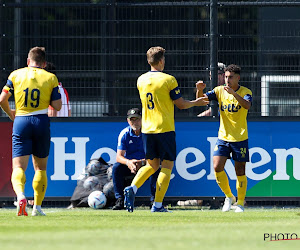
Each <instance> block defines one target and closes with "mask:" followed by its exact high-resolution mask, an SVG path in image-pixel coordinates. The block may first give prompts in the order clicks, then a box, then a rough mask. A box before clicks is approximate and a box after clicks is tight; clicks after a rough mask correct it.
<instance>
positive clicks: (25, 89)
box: [0, 47, 62, 216]
mask: <svg viewBox="0 0 300 250" xmlns="http://www.w3.org/2000/svg"><path fill="white" fill-rule="evenodd" d="M27 65H28V67H25V68H21V69H18V70H15V71H13V72H12V73H11V74H10V75H9V77H8V80H7V83H6V85H5V86H4V87H3V90H2V92H1V95H0V106H1V108H2V109H3V110H4V111H5V113H6V114H7V115H8V116H9V118H10V119H11V120H12V121H14V124H13V134H12V146H13V148H12V151H13V152H12V154H13V155H12V157H13V161H12V165H13V171H12V176H11V181H12V186H13V189H14V191H15V193H16V195H17V200H18V201H17V203H18V206H17V215H18V216H21V215H24V216H28V213H27V210H26V205H27V200H26V197H25V192H24V189H25V182H26V176H25V171H26V169H27V165H28V160H29V156H30V155H31V154H32V162H33V166H34V170H35V175H34V178H33V182H32V187H33V190H34V206H33V211H32V216H37V215H45V213H44V212H43V211H42V209H41V205H42V201H43V200H44V197H45V193H46V188H47V175H46V168H47V160H48V155H49V149H50V122H49V117H48V115H47V113H48V106H49V104H50V105H51V106H52V107H53V108H54V109H56V110H57V111H58V110H60V109H61V105H62V104H61V97H60V93H59V89H58V81H57V78H56V76H55V75H54V74H51V73H49V72H47V71H46V70H44V69H43V68H44V67H45V65H46V52H45V48H43V47H34V48H32V49H30V51H29V53H28V58H27ZM11 95H14V99H15V106H16V110H15V111H12V110H11V108H10V106H9V102H8V99H9V97H10V96H11Z"/></svg>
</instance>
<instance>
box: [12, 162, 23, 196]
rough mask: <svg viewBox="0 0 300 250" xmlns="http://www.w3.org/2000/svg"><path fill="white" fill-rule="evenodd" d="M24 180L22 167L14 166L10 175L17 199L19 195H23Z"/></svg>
mask: <svg viewBox="0 0 300 250" xmlns="http://www.w3.org/2000/svg"><path fill="white" fill-rule="evenodd" d="M25 182H26V176H25V171H24V170H23V169H22V168H14V169H13V171H12V175H11V183H12V186H13V189H14V191H15V193H16V195H17V196H18V199H19V196H20V195H23V196H24V189H25Z"/></svg>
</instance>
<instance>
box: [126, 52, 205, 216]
mask: <svg viewBox="0 0 300 250" xmlns="http://www.w3.org/2000/svg"><path fill="white" fill-rule="evenodd" d="M164 54H165V49H163V48H162V47H151V48H150V49H149V50H148V51H147V61H148V63H149V65H150V67H151V70H150V71H149V72H147V73H145V74H143V75H141V76H140V77H139V78H138V81H137V88H138V90H139V94H140V99H141V102H142V108H143V110H142V133H143V144H144V150H145V153H146V160H147V164H146V166H144V167H142V168H140V170H139V171H138V173H137V174H136V176H135V177H134V179H133V181H132V183H131V186H129V187H126V188H125V189H124V196H125V201H124V202H125V206H126V208H127V210H128V212H133V209H134V198H135V194H136V192H137V190H138V188H140V187H141V186H142V185H143V183H144V182H145V181H146V180H147V179H148V178H149V176H151V175H152V174H154V173H155V172H156V171H157V170H158V168H159V166H160V165H161V171H160V173H159V175H158V178H157V182H156V192H155V198H154V204H153V206H152V208H151V212H168V210H167V209H165V208H164V207H163V205H162V202H163V199H164V196H165V194H166V192H167V189H168V186H169V182H170V177H171V172H172V168H173V165H174V161H175V158H176V142H175V124H174V104H175V105H176V106H177V107H178V108H180V109H188V108H191V107H194V106H204V105H206V104H208V101H206V100H204V99H205V98H203V97H202V98H198V99H196V100H193V101H188V100H184V99H183V98H182V96H181V93H180V90H179V88H178V84H177V81H176V79H175V77H173V76H171V75H168V74H165V73H163V72H162V71H163V70H164V67H165V56H164Z"/></svg>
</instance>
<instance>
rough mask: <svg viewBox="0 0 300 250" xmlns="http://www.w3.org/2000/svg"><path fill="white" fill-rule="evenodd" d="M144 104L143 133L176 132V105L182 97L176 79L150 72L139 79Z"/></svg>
mask: <svg viewBox="0 0 300 250" xmlns="http://www.w3.org/2000/svg"><path fill="white" fill-rule="evenodd" d="M137 88H138V90H139V94H140V99H141V102H142V110H143V111H142V132H143V133H145V134H157V133H165V132H170V131H175V124H174V103H173V100H177V99H178V98H180V97H181V93H180V90H179V88H178V83H177V81H176V79H175V77H173V76H171V75H168V74H165V73H163V72H159V71H149V72H147V73H145V74H143V75H141V76H140V77H139V78H138V81H137Z"/></svg>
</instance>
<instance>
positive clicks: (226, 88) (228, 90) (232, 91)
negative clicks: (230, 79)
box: [224, 86, 235, 95]
mask: <svg viewBox="0 0 300 250" xmlns="http://www.w3.org/2000/svg"><path fill="white" fill-rule="evenodd" d="M224 89H225V90H226V91H227V92H228V93H229V94H231V95H233V94H234V93H235V91H234V90H233V89H232V88H230V87H229V86H224Z"/></svg>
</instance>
